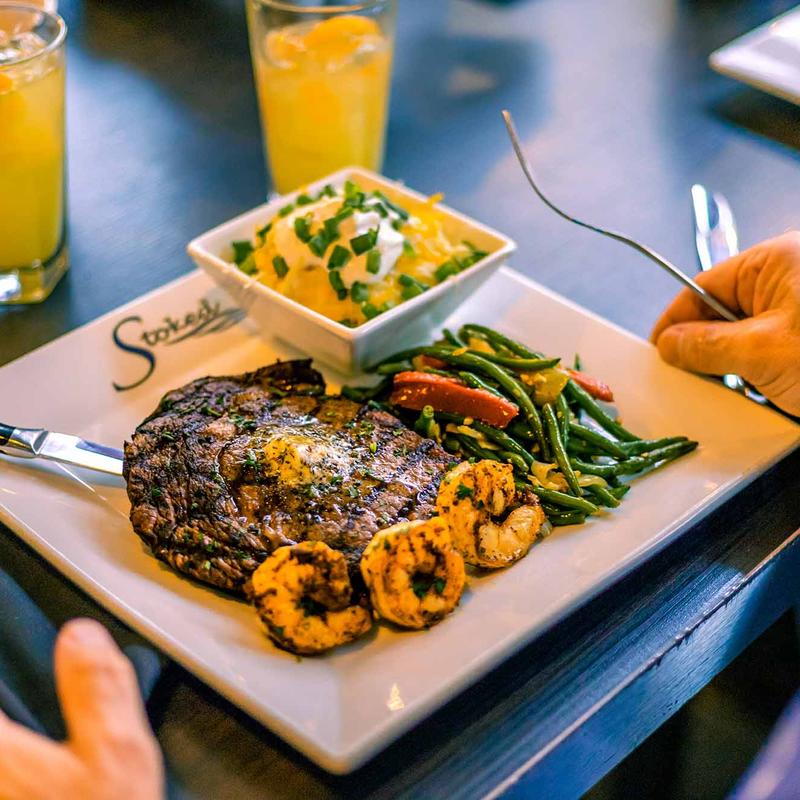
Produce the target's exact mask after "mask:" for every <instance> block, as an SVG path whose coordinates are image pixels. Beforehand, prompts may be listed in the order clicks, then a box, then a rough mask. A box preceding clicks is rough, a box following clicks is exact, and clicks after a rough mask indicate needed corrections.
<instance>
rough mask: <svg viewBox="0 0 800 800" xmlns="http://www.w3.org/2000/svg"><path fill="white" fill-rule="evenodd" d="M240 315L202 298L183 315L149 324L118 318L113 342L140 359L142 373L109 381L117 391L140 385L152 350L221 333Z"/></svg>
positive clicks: (151, 362)
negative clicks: (127, 380)
mask: <svg viewBox="0 0 800 800" xmlns="http://www.w3.org/2000/svg"><path fill="white" fill-rule="evenodd" d="M243 318H244V311H242V309H240V308H235V307H231V308H223V307H222V302H221V301H220V300H210V299H208V298H206V297H204V298H203V299H202V300H200V303H199V305H198V306H197V308H195V309H194V310H193V311H189V312H187V313H185V314H183V315H178V316H172V315H167V316H166V317H163V318H162V319H161V320H160V322H158V323H156V324H151V323H150V322H146V321H145V320H143V319H142V317H140V316H139V315H133V316H130V317H125V318H124V319H121V320H120V321H119V322H118V323H117V324H116V325H115V326H114V330H113V331H112V332H111V338H112V339H113V340H114V344H115V345H116V346H117V347H118V348H119V349H120V350H123V351H125V352H126V353H130V355H131V356H132V357H135V358H137V359H140V360H141V362H142V371H143V372H142V376H141V377H140V378H139V379H138V380H135V381H133V382H132V383H127V384H119V383H117V382H116V381H114V382H113V383H112V385H113V387H114V388H115V389H116V390H117V391H118V392H125V391H128V389H135V388H136V387H137V386H141V385H142V384H143V383H144V382H145V381H146V380H147V379H148V378H149V377H150V376H151V375H152V374H153V372H154V371H155V368H156V360H157V359H156V354H155V352H154V351H155V349H156V348H158V347H160V346H162V345H164V346H171V345H176V344H180V343H181V342H185V341H186V340H187V339H191V338H194V337H198V336H208V335H209V334H210V333H221V332H222V331H226V330H228V328H231V327H233V326H234V325H236V324H237V323H238V322H240V321H241V320H242V319H243Z"/></svg>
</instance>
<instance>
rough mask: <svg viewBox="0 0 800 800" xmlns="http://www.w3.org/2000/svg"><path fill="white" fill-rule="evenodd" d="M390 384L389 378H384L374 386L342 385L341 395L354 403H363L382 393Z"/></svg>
mask: <svg viewBox="0 0 800 800" xmlns="http://www.w3.org/2000/svg"><path fill="white" fill-rule="evenodd" d="M391 385H392V379H391V378H384V379H383V380H382V381H379V382H378V383H376V384H375V385H374V386H342V397H346V398H347V399H348V400H353V401H355V402H356V403H365V402H366V401H367V400H372V399H373V398H375V397H378V396H379V395H381V394H383V393H384V392H385V391H387V390H388V389H389V387H390V386H391Z"/></svg>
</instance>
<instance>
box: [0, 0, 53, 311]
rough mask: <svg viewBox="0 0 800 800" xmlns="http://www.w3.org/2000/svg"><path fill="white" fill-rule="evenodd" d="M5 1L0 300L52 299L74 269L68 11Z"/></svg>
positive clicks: (1, 6) (1, 9)
mask: <svg viewBox="0 0 800 800" xmlns="http://www.w3.org/2000/svg"><path fill="white" fill-rule="evenodd" d="M40 6H41V4H39V6H35V5H23V4H20V5H16V4H9V3H5V2H3V3H0V303H36V302H40V301H41V300H44V299H45V298H46V297H47V296H48V295H49V294H50V292H51V291H52V290H53V287H54V286H55V285H56V283H57V282H58V280H59V278H60V277H61V276H62V275H63V274H64V272H65V271H66V269H67V250H66V247H65V242H64V239H65V236H64V234H65V225H64V41H65V39H66V34H67V29H66V26H65V24H64V21H63V20H62V19H61V17H59V16H57V15H55V14H51V13H49V12H47V11H44V10H42V8H41V7H40Z"/></svg>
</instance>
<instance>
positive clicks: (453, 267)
mask: <svg viewBox="0 0 800 800" xmlns="http://www.w3.org/2000/svg"><path fill="white" fill-rule="evenodd" d="M459 272H461V270H460V269H459V268H458V264H456V262H455V261H453V260H452V259H451V260H450V261H445V262H444V264H440V265H439V266H438V267H436V271H435V272H434V273H433V275H434V277H435V278H436V280H437V281H439V283H441V282H442V281H443V280H446V279H447V278H449V277H450V276H451V275H458V273H459Z"/></svg>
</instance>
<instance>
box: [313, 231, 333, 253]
mask: <svg viewBox="0 0 800 800" xmlns="http://www.w3.org/2000/svg"><path fill="white" fill-rule="evenodd" d="M330 243H331V242H330V239H328V236H327V234H326V233H325V232H324V231H318V232H317V233H315V234H314V235H313V236H312V237H311V238H310V239H309V240H308V248H309V250H311V252H312V253H313V254H314V255H315V256H319V258H322V257H323V256H324V255H325V251H326V250H327V249H328V245H329V244H330Z"/></svg>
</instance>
